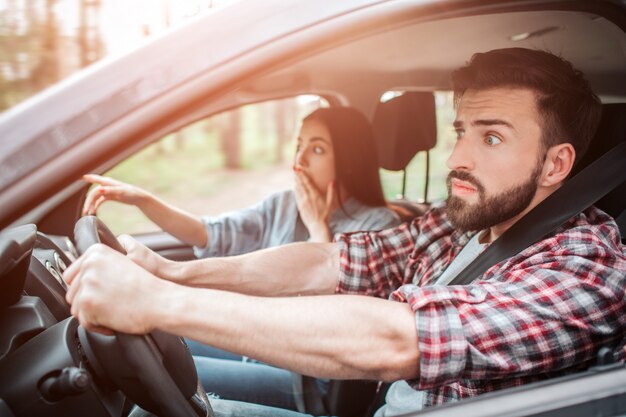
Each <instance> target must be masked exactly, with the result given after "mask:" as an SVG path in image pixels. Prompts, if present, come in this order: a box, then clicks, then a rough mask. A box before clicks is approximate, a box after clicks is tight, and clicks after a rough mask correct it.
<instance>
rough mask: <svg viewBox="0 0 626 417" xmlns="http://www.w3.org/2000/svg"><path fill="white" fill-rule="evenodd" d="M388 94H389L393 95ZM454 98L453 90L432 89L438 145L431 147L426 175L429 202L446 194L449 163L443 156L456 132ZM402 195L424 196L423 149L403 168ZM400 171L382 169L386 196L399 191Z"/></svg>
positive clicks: (391, 195) (440, 198) (447, 151)
mask: <svg viewBox="0 0 626 417" xmlns="http://www.w3.org/2000/svg"><path fill="white" fill-rule="evenodd" d="M392 97H393V95H390V97H389V98H392ZM453 104H454V100H453V95H452V92H449V91H437V92H435V108H436V114H437V145H436V146H435V147H434V148H433V149H431V150H430V169H429V172H430V174H429V178H428V202H433V201H439V200H443V199H445V198H446V197H447V195H448V191H447V189H446V177H447V175H448V167H447V166H446V160H447V158H448V156H449V155H450V153H451V152H452V148H453V147H454V143H455V141H456V136H455V133H454V129H453V128H452V123H453V122H454V117H455V111H454V105H453ZM406 172H407V178H406V193H405V197H406V198H407V199H409V200H413V201H423V200H424V186H425V182H426V153H425V152H420V153H418V154H417V155H416V156H415V157H414V158H413V160H411V162H410V163H409V164H408V165H407V168H406ZM402 176H403V173H402V171H387V170H384V169H382V170H381V179H382V183H383V190H384V192H385V198H387V199H388V200H393V199H395V198H397V196H399V195H400V194H401V193H402Z"/></svg>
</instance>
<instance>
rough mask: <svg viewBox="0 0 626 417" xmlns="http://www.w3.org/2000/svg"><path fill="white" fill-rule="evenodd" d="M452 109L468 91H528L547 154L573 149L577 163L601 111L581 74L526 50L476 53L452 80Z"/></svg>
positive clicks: (548, 55)
mask: <svg viewBox="0 0 626 417" xmlns="http://www.w3.org/2000/svg"><path fill="white" fill-rule="evenodd" d="M452 85H453V88H454V99H455V103H456V104H458V102H459V100H460V99H461V97H462V96H463V94H464V93H465V91H466V90H486V89H490V88H496V87H513V88H516V87H520V88H528V89H531V90H533V91H535V93H536V94H537V110H538V112H539V114H541V115H542V118H543V124H542V139H543V145H544V148H545V150H547V149H548V148H550V147H552V146H554V145H557V144H560V143H566V142H568V143H571V144H572V145H573V146H574V149H575V150H576V161H578V160H579V159H580V158H581V157H582V156H583V154H584V153H585V151H586V150H587V147H588V146H589V142H590V141H591V139H592V137H593V135H594V134H595V132H596V129H597V127H598V123H599V121H600V115H601V112H602V105H601V103H600V100H599V99H598V97H597V96H596V95H595V94H594V92H593V91H592V90H591V87H590V86H589V82H588V81H587V80H586V79H585V77H584V76H583V74H582V72H580V71H578V70H576V69H575V68H574V67H573V66H572V64H571V63H570V62H568V61H566V60H564V59H563V58H560V57H558V56H556V55H553V54H551V53H549V52H545V51H538V50H532V49H524V48H507V49H496V50H493V51H489V52H484V53H477V54H474V55H473V56H472V58H471V59H470V61H469V63H468V64H467V65H466V66H465V67H462V68H460V69H458V70H456V71H455V72H454V73H453V74H452Z"/></svg>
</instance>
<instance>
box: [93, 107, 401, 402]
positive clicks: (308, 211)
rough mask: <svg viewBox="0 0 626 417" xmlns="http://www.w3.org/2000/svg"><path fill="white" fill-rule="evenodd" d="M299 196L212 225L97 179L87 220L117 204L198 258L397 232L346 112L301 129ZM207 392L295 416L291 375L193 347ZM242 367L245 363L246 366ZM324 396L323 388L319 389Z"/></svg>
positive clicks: (367, 148)
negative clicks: (290, 411) (143, 217)
mask: <svg viewBox="0 0 626 417" xmlns="http://www.w3.org/2000/svg"><path fill="white" fill-rule="evenodd" d="M293 170H294V173H295V180H296V181H295V188H294V190H293V191H292V190H289V191H283V192H279V193H276V194H273V195H271V196H270V197H268V198H266V199H265V200H263V201H261V202H260V203H258V204H257V205H255V206H252V207H250V208H246V209H243V210H240V211H237V212H231V213H226V214H223V215H221V216H215V217H202V218H197V217H196V216H194V215H192V214H189V213H186V212H184V211H182V210H180V209H177V208H175V207H173V206H171V205H169V204H167V203H165V202H164V201H162V200H160V199H158V198H157V197H156V196H154V195H152V194H150V193H148V192H146V191H145V190H142V189H140V188H138V187H135V186H132V185H129V184H124V183H122V182H119V181H116V180H113V179H110V178H105V177H101V176H97V175H86V176H85V179H86V180H87V181H89V182H92V183H94V184H98V187H96V188H94V189H93V190H92V191H91V192H90V193H89V194H88V196H87V199H86V201H85V205H84V209H83V213H84V214H93V213H95V212H96V211H97V209H98V207H100V205H101V204H102V203H104V202H105V201H108V200H115V201H118V202H121V203H126V204H132V205H135V206H137V207H138V208H139V209H140V210H141V211H143V212H144V214H145V215H146V216H147V217H148V218H150V219H151V220H152V221H154V222H155V223H156V224H158V225H159V226H160V227H161V228H162V229H163V230H165V231H166V232H168V233H170V234H172V235H173V236H175V237H177V238H178V239H180V240H181V241H183V242H186V243H188V244H190V245H192V246H194V252H195V254H196V256H197V257H210V256H228V255H237V254H242V253H246V252H251V251H255V250H258V249H263V248H268V247H271V246H277V245H282V244H287V243H292V242H297V241H306V240H309V241H318V242H324V241H330V240H331V239H332V235H333V234H334V233H338V232H353V231H358V230H378V229H384V228H388V227H393V226H395V225H397V224H398V223H399V222H400V221H399V218H398V216H397V215H396V214H395V213H394V212H393V211H392V210H391V209H389V208H388V207H387V205H386V202H385V199H384V196H383V192H382V187H381V184H380V176H379V172H378V161H377V156H376V144H375V142H374V137H373V133H372V130H371V127H370V124H369V122H368V120H367V119H366V117H365V116H364V115H363V114H362V113H360V112H359V111H357V110H355V109H353V108H348V107H336V108H321V109H317V110H315V111H314V112H312V113H311V114H309V115H308V116H307V117H305V118H304V119H303V121H302V126H301V128H300V133H299V136H298V144H297V149H296V155H295V158H294V165H293ZM188 344H189V347H190V350H191V352H192V353H193V354H194V355H195V356H194V360H195V362H196V366H197V369H198V375H199V378H200V380H201V381H202V384H203V386H204V387H205V389H206V390H207V392H211V393H214V394H216V395H218V396H221V397H222V398H226V399H232V400H239V401H247V402H256V403H260V404H265V405H270V406H275V407H281V408H288V409H295V408H296V405H295V401H294V398H293V395H292V390H291V385H292V382H291V381H292V377H291V373H290V372H288V371H286V370H283V369H279V368H275V367H272V366H269V365H265V364H263V363H258V362H256V361H253V360H252V361H251V360H248V359H247V358H242V357H241V356H239V355H235V354H232V353H229V352H224V351H221V350H218V349H214V348H212V347H210V346H206V345H202V344H200V343H197V342H194V341H191V340H188ZM242 359H243V361H242ZM319 382H320V385H321V389H322V391H324V386H323V381H319Z"/></svg>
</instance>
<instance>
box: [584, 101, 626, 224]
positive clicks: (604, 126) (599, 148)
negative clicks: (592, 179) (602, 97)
mask: <svg viewBox="0 0 626 417" xmlns="http://www.w3.org/2000/svg"><path fill="white" fill-rule="evenodd" d="M624 141H626V103H611V104H605V105H603V106H602V119H601V120H600V125H599V126H598V130H597V132H596V134H595V136H594V138H593V140H592V141H591V143H590V144H589V149H588V150H587V152H586V153H585V155H584V156H583V158H582V159H581V160H580V161H579V163H578V164H577V165H576V167H575V169H574V173H577V172H578V171H580V170H581V169H582V168H584V167H586V166H587V165H589V164H590V163H591V162H593V161H594V160H596V159H598V158H599V157H600V156H602V155H604V154H605V153H606V152H607V151H609V150H610V149H611V148H613V147H615V146H617V145H618V144H620V143H621V142H624ZM624 169H626V167H624ZM596 206H598V207H599V208H601V209H602V210H604V211H605V212H607V213H608V214H610V215H611V216H613V217H615V218H617V217H618V216H619V215H620V214H621V213H622V212H623V211H624V210H625V209H626V183H624V184H622V185H621V186H619V187H617V188H616V189H615V190H613V191H612V192H610V193H609V194H607V195H606V196H605V197H603V198H602V199H601V200H600V201H598V202H597V203H596Z"/></svg>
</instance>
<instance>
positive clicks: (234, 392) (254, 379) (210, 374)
mask: <svg viewBox="0 0 626 417" xmlns="http://www.w3.org/2000/svg"><path fill="white" fill-rule="evenodd" d="M193 360H194V362H195V363H196V370H197V371H198V379H199V380H200V382H201V383H202V386H203V387H204V390H205V391H206V392H207V394H209V395H211V394H214V395H217V396H218V397H220V398H223V399H228V400H235V401H244V402H247V403H255V404H263V405H267V406H271V407H278V408H283V409H287V410H294V411H295V410H297V408H296V402H295V400H294V397H293V390H292V382H291V378H292V377H291V372H289V371H286V370H284V369H280V368H275V367H273V366H269V365H266V364H264V363H255V362H241V361H235V360H229V359H216V358H207V357H205V356H194V357H193Z"/></svg>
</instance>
